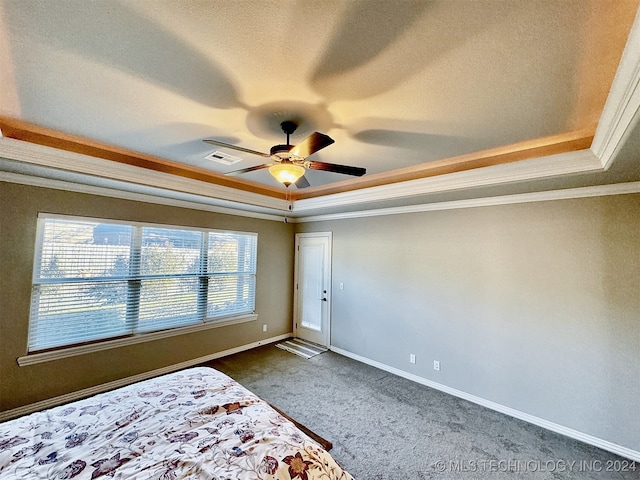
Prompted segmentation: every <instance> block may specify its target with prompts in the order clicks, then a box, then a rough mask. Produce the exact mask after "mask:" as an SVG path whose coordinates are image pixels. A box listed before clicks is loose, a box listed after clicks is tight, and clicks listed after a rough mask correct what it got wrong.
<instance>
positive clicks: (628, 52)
mask: <svg viewBox="0 0 640 480" xmlns="http://www.w3.org/2000/svg"><path fill="white" fill-rule="evenodd" d="M639 119H640V10H638V13H637V15H636V19H635V21H634V23H633V25H632V27H631V31H630V33H629V38H628V39H627V44H626V46H625V49H624V52H623V53H622V59H621V60H620V64H619V66H618V70H617V71H616V76H615V78H614V79H613V83H612V84H611V90H610V91H609V96H608V97H607V102H606V103H605V106H604V110H603V111H602V115H601V116H600V121H599V123H598V128H597V129H596V134H595V136H594V139H593V144H592V145H591V150H592V151H593V152H594V153H595V155H596V156H597V157H598V158H599V159H600V162H601V164H602V168H603V169H605V170H608V169H609V167H611V164H612V163H613V161H614V160H615V157H616V154H617V152H618V151H619V149H620V147H621V146H622V145H623V144H624V142H625V140H626V138H627V136H628V135H629V132H630V131H631V130H633V127H634V126H635V124H636V123H637V122H638V121H639Z"/></svg>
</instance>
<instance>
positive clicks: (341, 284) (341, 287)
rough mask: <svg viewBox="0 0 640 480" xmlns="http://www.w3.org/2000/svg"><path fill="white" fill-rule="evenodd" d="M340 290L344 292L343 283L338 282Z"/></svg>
mask: <svg viewBox="0 0 640 480" xmlns="http://www.w3.org/2000/svg"><path fill="white" fill-rule="evenodd" d="M340 290H344V283H343V282H340Z"/></svg>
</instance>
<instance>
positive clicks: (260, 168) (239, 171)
mask: <svg viewBox="0 0 640 480" xmlns="http://www.w3.org/2000/svg"><path fill="white" fill-rule="evenodd" d="M271 165H273V163H265V164H263V165H256V166H255V167H247V168H241V169H240V170H233V171H231V172H227V173H225V175H229V176H232V177H235V176H236V175H242V174H243V173H249V172H253V171H254V170H262V169H263V168H269V167H270V166H271Z"/></svg>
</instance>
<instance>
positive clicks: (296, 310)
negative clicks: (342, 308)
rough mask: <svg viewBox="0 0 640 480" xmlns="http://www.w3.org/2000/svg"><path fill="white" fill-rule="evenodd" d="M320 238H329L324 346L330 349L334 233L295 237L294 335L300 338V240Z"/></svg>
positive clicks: (310, 233) (307, 234) (325, 273)
mask: <svg viewBox="0 0 640 480" xmlns="http://www.w3.org/2000/svg"><path fill="white" fill-rule="evenodd" d="M318 237H324V238H327V240H328V242H327V244H328V247H327V251H326V252H325V255H326V257H327V258H328V261H327V263H326V267H327V268H326V270H325V272H324V276H325V279H326V286H325V288H326V290H327V297H326V298H327V305H326V315H327V322H326V323H327V324H326V336H325V338H326V345H323V346H324V347H327V348H329V347H330V346H331V290H332V288H331V286H332V283H331V281H332V280H331V267H332V263H333V253H332V248H333V232H309V233H296V235H295V246H294V249H295V255H294V275H293V288H294V291H293V335H294V336H295V337H297V336H298V324H299V323H300V313H299V308H298V307H299V299H298V295H299V289H298V283H299V282H298V280H299V278H300V274H299V271H298V270H299V266H300V262H299V261H300V257H299V253H298V252H299V251H300V239H301V238H318Z"/></svg>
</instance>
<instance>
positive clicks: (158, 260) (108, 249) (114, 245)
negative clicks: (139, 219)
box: [29, 215, 258, 352]
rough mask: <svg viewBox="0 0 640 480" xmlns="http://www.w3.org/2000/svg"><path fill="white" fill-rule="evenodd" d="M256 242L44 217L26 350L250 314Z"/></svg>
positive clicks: (232, 235)
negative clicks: (27, 347)
mask: <svg viewBox="0 0 640 480" xmlns="http://www.w3.org/2000/svg"><path fill="white" fill-rule="evenodd" d="M257 239H258V236H257V234H254V233H239V232H225V231H210V230H209V231H202V230H195V229H188V228H184V227H171V226H159V225H147V224H138V223H135V224H134V223H116V222H114V221H111V220H110V221H106V222H103V221H101V220H99V219H85V218H77V217H62V216H53V215H41V216H39V218H38V233H37V244H36V254H35V263H34V272H33V290H32V295H31V315H30V319H29V352H34V351H38V350H45V349H50V348H55V347H61V346H69V345H75V344H80V343H86V342H93V341H96V340H104V339H111V338H114V337H124V336H134V335H136V334H140V333H145V332H151V331H157V330H164V329H170V328H176V327H182V326H187V325H194V324H198V323H204V322H216V321H218V322H219V321H223V320H226V319H229V318H233V317H237V316H241V315H246V314H252V313H254V311H255V287H256V256H257Z"/></svg>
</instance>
